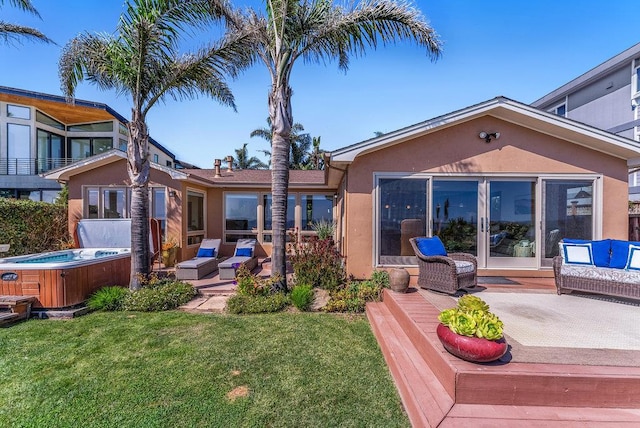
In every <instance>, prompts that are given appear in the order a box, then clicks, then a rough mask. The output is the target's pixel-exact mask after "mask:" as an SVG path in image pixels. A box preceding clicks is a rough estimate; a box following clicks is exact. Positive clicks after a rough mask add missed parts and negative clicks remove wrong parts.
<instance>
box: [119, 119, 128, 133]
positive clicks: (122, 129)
mask: <svg viewBox="0 0 640 428" xmlns="http://www.w3.org/2000/svg"><path fill="white" fill-rule="evenodd" d="M118 132H119V133H120V134H122V135H129V130H127V125H125V124H124V123H120V122H118Z"/></svg>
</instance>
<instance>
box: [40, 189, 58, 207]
mask: <svg viewBox="0 0 640 428" xmlns="http://www.w3.org/2000/svg"><path fill="white" fill-rule="evenodd" d="M58 196H60V191H59V190H43V191H42V201H43V202H49V203H50V204H52V203H54V202H55V201H56V199H58Z"/></svg>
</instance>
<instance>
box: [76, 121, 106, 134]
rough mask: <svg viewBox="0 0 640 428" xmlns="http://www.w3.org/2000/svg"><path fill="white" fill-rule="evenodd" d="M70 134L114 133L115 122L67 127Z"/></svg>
mask: <svg viewBox="0 0 640 428" xmlns="http://www.w3.org/2000/svg"><path fill="white" fill-rule="evenodd" d="M67 131H69V132H113V122H97V123H85V124H82V125H71V126H68V127H67Z"/></svg>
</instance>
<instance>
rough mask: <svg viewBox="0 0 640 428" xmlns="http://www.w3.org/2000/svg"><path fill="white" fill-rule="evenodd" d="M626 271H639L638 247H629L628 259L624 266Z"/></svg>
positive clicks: (639, 251) (639, 249)
mask: <svg viewBox="0 0 640 428" xmlns="http://www.w3.org/2000/svg"><path fill="white" fill-rule="evenodd" d="M625 269H627V270H640V247H639V246H637V245H629V259H628V260H627V265H626V266H625Z"/></svg>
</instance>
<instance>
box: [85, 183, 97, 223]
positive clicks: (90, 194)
mask: <svg viewBox="0 0 640 428" xmlns="http://www.w3.org/2000/svg"><path fill="white" fill-rule="evenodd" d="M99 198H100V192H99V191H98V189H89V190H87V205H86V207H87V211H86V212H87V218H98V213H99V211H98V204H99V200H98V199H99Z"/></svg>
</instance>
